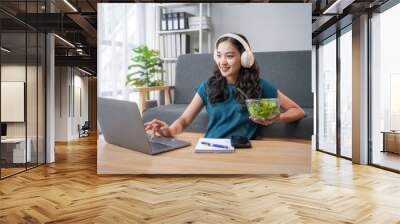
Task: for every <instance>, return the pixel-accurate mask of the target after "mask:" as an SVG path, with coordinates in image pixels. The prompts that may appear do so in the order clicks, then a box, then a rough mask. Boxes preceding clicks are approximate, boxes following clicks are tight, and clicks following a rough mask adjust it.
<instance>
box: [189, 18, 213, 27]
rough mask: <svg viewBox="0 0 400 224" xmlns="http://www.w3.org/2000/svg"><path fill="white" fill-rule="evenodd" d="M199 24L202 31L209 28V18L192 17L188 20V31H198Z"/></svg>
mask: <svg viewBox="0 0 400 224" xmlns="http://www.w3.org/2000/svg"><path fill="white" fill-rule="evenodd" d="M200 24H201V26H202V28H204V29H210V28H211V18H210V17H208V16H202V17H201V18H200V16H193V17H190V18H189V28H190V29H200Z"/></svg>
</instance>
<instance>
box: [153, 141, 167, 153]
mask: <svg viewBox="0 0 400 224" xmlns="http://www.w3.org/2000/svg"><path fill="white" fill-rule="evenodd" d="M150 147H151V150H152V151H154V152H161V151H163V150H167V149H169V148H171V147H170V146H168V145H164V144H161V143H157V142H153V141H150Z"/></svg>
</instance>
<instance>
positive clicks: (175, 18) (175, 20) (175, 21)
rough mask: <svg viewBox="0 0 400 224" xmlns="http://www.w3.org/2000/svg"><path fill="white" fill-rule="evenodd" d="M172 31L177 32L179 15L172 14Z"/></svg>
mask: <svg viewBox="0 0 400 224" xmlns="http://www.w3.org/2000/svg"><path fill="white" fill-rule="evenodd" d="M172 29H173V30H179V13H177V12H174V13H172Z"/></svg>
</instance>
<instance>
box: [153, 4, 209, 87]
mask: <svg viewBox="0 0 400 224" xmlns="http://www.w3.org/2000/svg"><path fill="white" fill-rule="evenodd" d="M210 7H211V6H210V3H162V4H157V5H156V23H155V24H156V35H157V38H156V40H157V41H156V48H157V49H159V50H160V57H161V60H162V61H163V66H164V70H165V73H164V77H162V78H163V79H164V80H165V81H166V82H167V84H168V85H172V86H173V85H175V71H176V69H175V67H176V62H177V59H178V57H179V55H181V54H187V53H209V52H211V50H212V43H211V30H212V27H211V16H210V15H211V9H210ZM174 12H186V13H190V14H192V15H193V16H195V17H198V19H199V24H198V26H196V27H195V28H193V27H192V28H190V27H189V28H187V29H177V30H161V18H162V15H163V14H164V13H174ZM203 18H205V20H207V19H208V21H209V25H204V23H203V22H202V21H203ZM195 48H197V49H198V52H195V51H194V49H195Z"/></svg>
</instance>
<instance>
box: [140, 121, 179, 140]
mask: <svg viewBox="0 0 400 224" xmlns="http://www.w3.org/2000/svg"><path fill="white" fill-rule="evenodd" d="M144 130H145V131H152V133H153V134H154V133H157V134H159V135H160V136H164V137H172V133H171V129H170V128H169V126H168V124H167V123H165V122H164V121H160V120H157V119H153V120H152V121H149V122H146V123H144Z"/></svg>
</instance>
